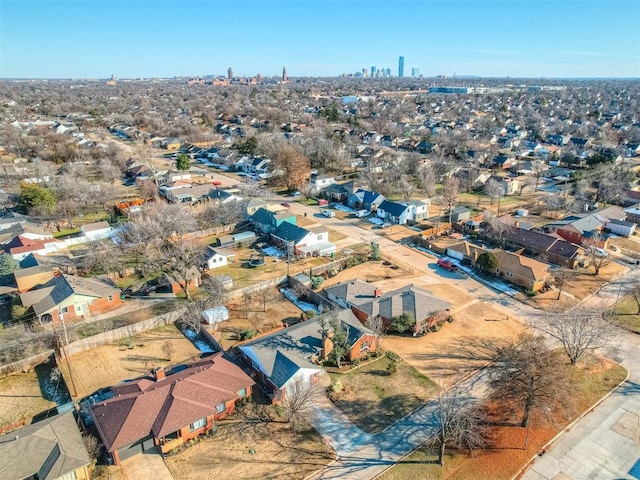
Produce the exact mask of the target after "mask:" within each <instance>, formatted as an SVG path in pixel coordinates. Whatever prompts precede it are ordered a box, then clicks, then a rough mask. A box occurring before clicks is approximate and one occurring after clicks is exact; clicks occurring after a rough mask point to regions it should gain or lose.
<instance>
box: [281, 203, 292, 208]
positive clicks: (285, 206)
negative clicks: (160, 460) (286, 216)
mask: <svg viewBox="0 0 640 480" xmlns="http://www.w3.org/2000/svg"><path fill="white" fill-rule="evenodd" d="M280 205H282V206H283V207H284V208H291V204H290V203H287V202H282V203H281V204H280Z"/></svg>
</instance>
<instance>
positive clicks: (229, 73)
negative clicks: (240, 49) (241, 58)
mask: <svg viewBox="0 0 640 480" xmlns="http://www.w3.org/2000/svg"><path fill="white" fill-rule="evenodd" d="M227 78H228V79H229V80H231V79H232V78H233V69H232V68H231V67H229V70H227Z"/></svg>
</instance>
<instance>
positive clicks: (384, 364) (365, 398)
mask: <svg viewBox="0 0 640 480" xmlns="http://www.w3.org/2000/svg"><path fill="white" fill-rule="evenodd" d="M394 363H395V371H394V370H393V366H392V365H393V364H394ZM330 375H331V379H332V381H333V384H334V385H337V384H339V385H341V387H342V389H339V388H337V390H339V392H338V393H337V394H336V395H335V396H333V398H334V400H336V401H335V404H336V406H337V407H338V408H339V409H340V410H342V411H343V412H344V413H345V414H346V415H347V417H349V419H350V420H351V421H352V422H353V423H354V424H355V425H357V426H358V427H359V428H360V429H362V430H364V431H365V432H368V433H377V432H380V431H382V430H383V429H385V428H386V427H388V426H389V425H392V424H394V423H395V422H397V421H398V420H399V419H401V418H402V417H404V416H406V415H408V414H409V413H411V412H412V411H414V410H415V409H416V408H418V407H421V406H422V405H424V404H425V403H426V402H427V401H428V400H429V399H430V398H432V397H433V394H434V392H435V390H436V385H435V383H434V382H433V381H431V380H430V379H429V378H427V377H425V376H424V375H422V374H421V373H420V372H418V371H417V370H416V369H415V368H413V367H411V366H410V365H409V364H407V363H406V362H404V361H403V360H399V361H398V362H393V361H392V360H390V359H389V358H388V357H382V358H379V359H378V360H375V361H373V362H370V363H368V364H366V365H363V366H362V367H360V368H357V369H355V370H352V371H350V372H349V373H345V374H339V373H331V374H330Z"/></svg>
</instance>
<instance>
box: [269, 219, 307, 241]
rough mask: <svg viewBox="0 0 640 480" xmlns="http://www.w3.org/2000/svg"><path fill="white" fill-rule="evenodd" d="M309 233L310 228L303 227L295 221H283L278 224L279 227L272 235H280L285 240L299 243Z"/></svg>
mask: <svg viewBox="0 0 640 480" xmlns="http://www.w3.org/2000/svg"><path fill="white" fill-rule="evenodd" d="M308 233H309V231H308V230H306V229H304V228H302V227H298V226H297V225H294V224H293V223H289V222H282V223H281V224H280V225H278V228H276V229H275V230H274V231H273V232H272V233H271V235H273V236H275V237H278V238H280V239H281V240H284V241H285V242H294V243H298V242H299V241H300V240H302V239H303V238H304V237H306V236H307V234H308Z"/></svg>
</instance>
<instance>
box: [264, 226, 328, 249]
mask: <svg viewBox="0 0 640 480" xmlns="http://www.w3.org/2000/svg"><path fill="white" fill-rule="evenodd" d="M271 242H272V243H273V244H274V245H276V246H279V247H281V248H283V249H285V250H288V251H289V253H290V254H293V255H296V256H305V257H306V256H324V255H331V254H333V253H335V251H336V245H335V244H334V243H331V242H329V231H328V230H327V229H326V228H325V227H313V228H309V229H306V228H302V227H298V226H297V225H294V224H292V223H289V222H283V223H281V224H280V225H279V226H278V228H276V229H275V230H274V231H273V232H271Z"/></svg>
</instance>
